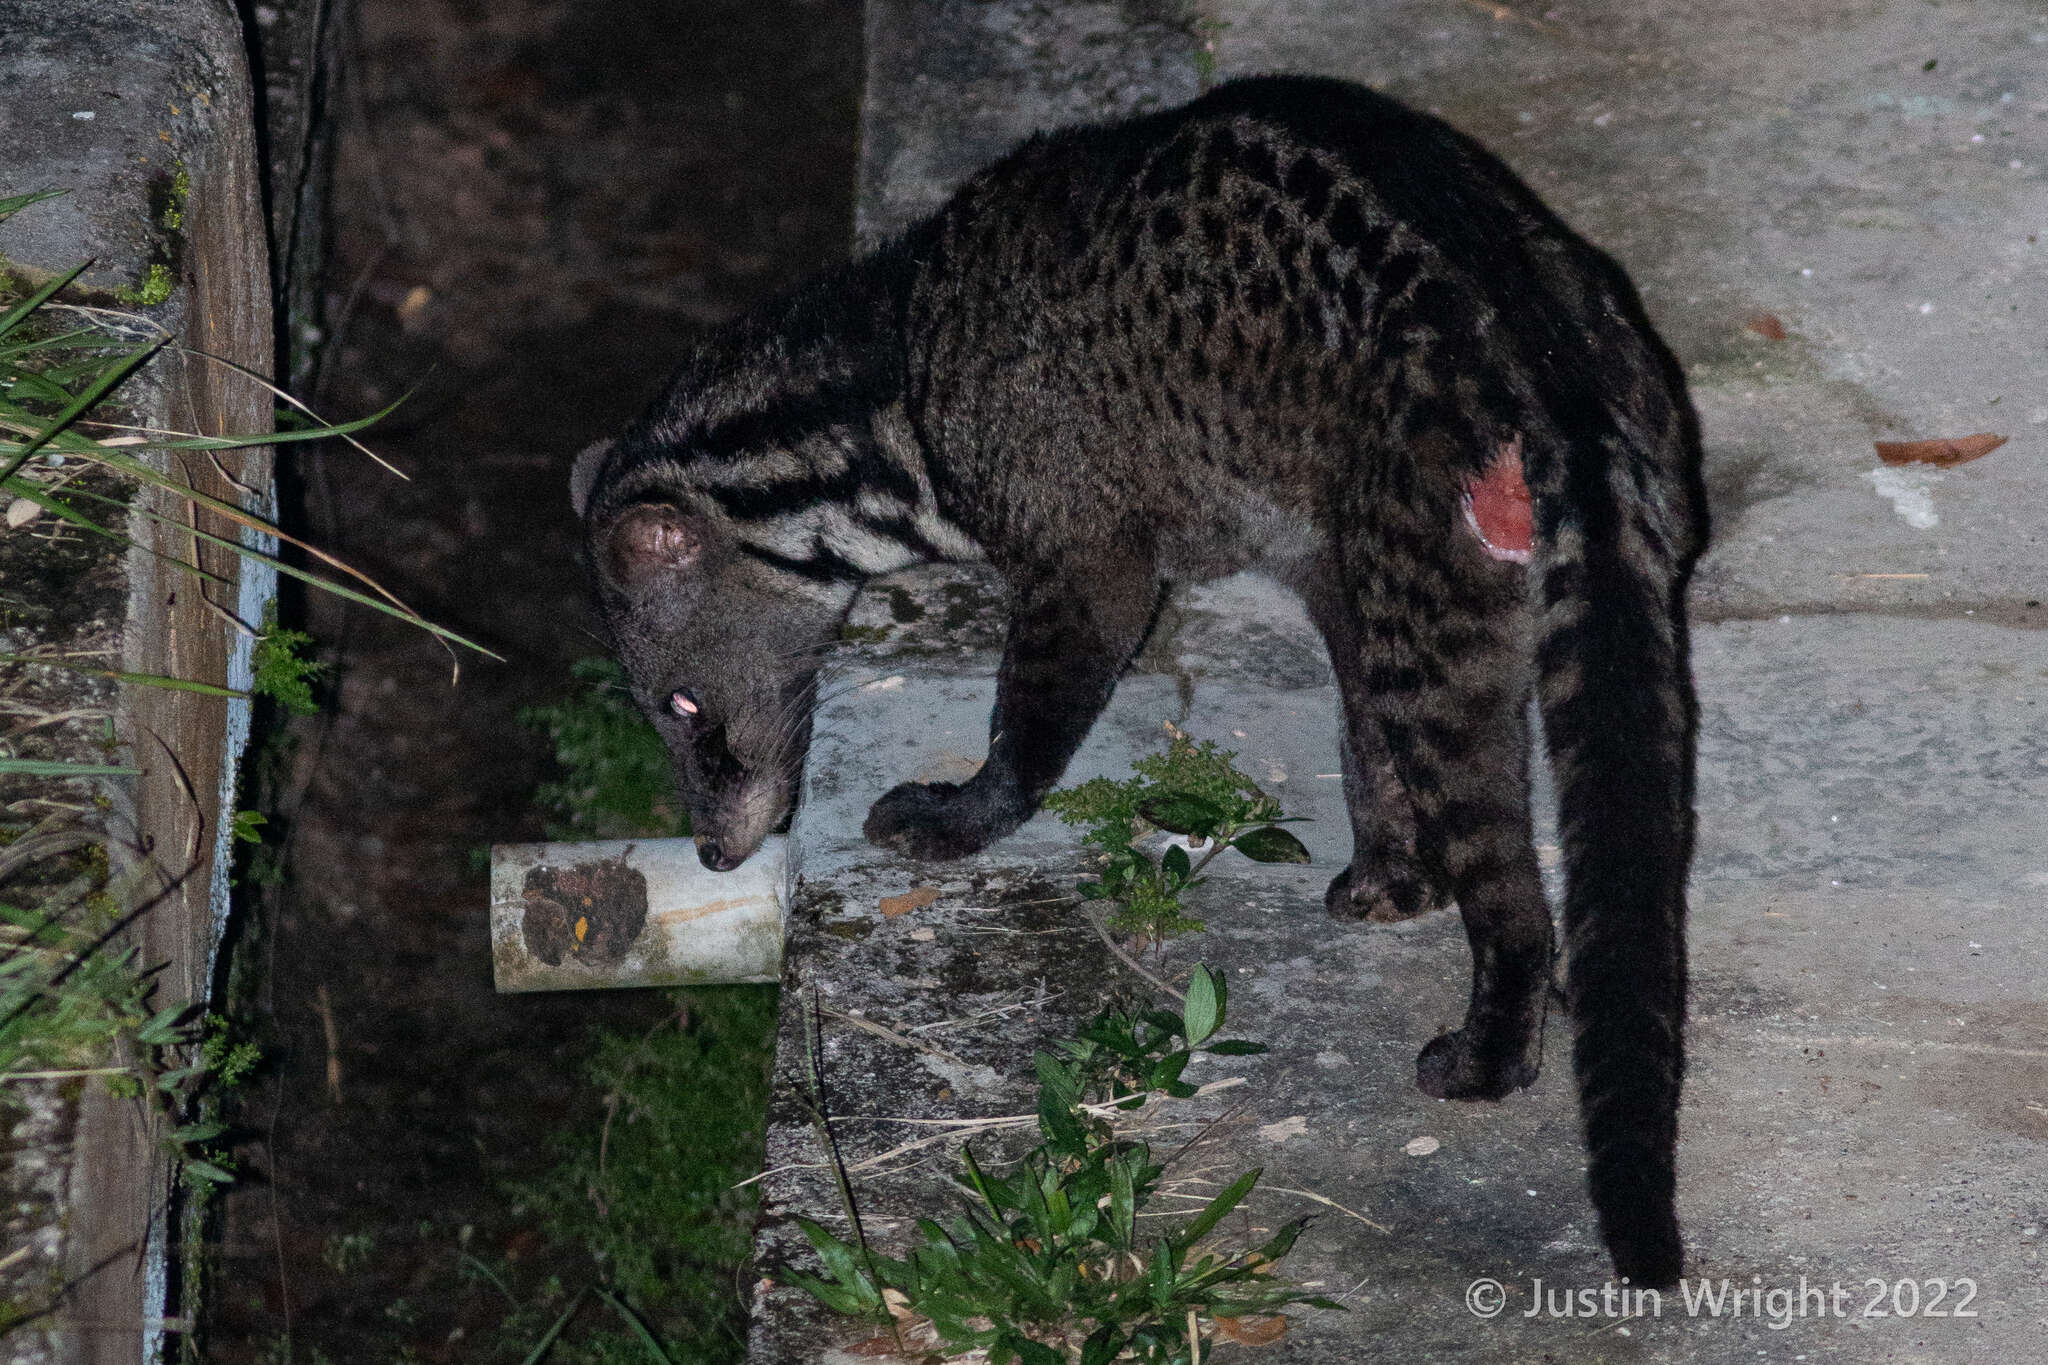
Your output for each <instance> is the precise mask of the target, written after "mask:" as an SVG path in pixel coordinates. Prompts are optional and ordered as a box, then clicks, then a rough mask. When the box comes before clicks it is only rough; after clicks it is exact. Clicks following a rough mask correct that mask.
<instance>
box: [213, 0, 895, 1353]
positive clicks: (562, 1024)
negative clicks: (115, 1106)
mask: <svg viewBox="0 0 2048 1365" xmlns="http://www.w3.org/2000/svg"><path fill="white" fill-rule="evenodd" d="M354 10H355V15H354V18H355V22H354V23H353V24H352V25H351V28H352V32H351V33H350V35H349V38H348V42H347V44H346V49H345V51H344V54H343V56H344V61H345V64H346V71H347V75H346V77H345V80H344V94H343V98H342V101H341V105H340V108H339V109H338V110H337V111H336V116H337V118H338V121H339V124H340V128H341V135H340V146H339V156H338V170H337V180H336V184H335V186H334V194H333V200H332V202H333V207H334V219H335V221H334V230H333V242H334V250H333V256H332V259H331V261H330V264H329V267H328V272H327V287H328V302H327V310H328V327H329V337H328V342H327V344H328V350H327V353H326V355H325V358H324V362H323V367H322V371H321V380H320V385H319V392H318V394H317V402H318V406H319V407H320V408H321V410H322V411H323V412H326V413H331V414H346V415H350V416H353V415H358V414H361V413H364V412H366V411H370V410H374V409H376V408H379V407H382V406H383V405H385V404H387V403H389V402H391V401H392V400H393V399H395V398H398V397H399V396H401V395H405V394H410V395H411V396H410V397H409V398H407V401H406V402H405V403H404V405H403V406H402V407H401V408H400V409H399V410H398V412H397V413H396V414H394V415H393V416H392V417H391V418H390V419H388V420H387V421H386V422H385V423H383V424H382V425H381V426H380V427H379V428H378V429H377V431H376V432H375V433H374V434H373V436H372V437H371V444H372V445H373V446H374V447H375V448H376V449H377V450H378V451H379V453H380V454H382V455H383V456H385V457H386V458H388V459H389V460H390V461H391V462H392V463H393V464H395V465H396V466H398V467H399V468H400V469H402V470H403V471H404V472H405V473H406V474H407V475H409V476H410V477H409V480H407V481H402V480H400V479H397V478H394V477H393V476H392V475H390V474H389V473H387V472H385V471H383V470H381V469H378V468H376V467H375V466H374V465H372V464H370V463H369V462H368V461H367V460H365V459H363V458H362V457H361V456H360V455H358V454H357V453H355V452H353V451H349V450H346V449H335V450H328V451H324V452H322V453H320V454H316V455H312V456H309V457H304V458H302V459H299V460H298V462H297V463H296V464H295V465H293V466H292V468H291V470H290V476H291V478H292V481H293V484H294V485H295V487H296V494H297V497H296V500H297V502H298V503H299V507H300V516H301V519H302V522H303V525H304V528H305V529H306V530H307V532H308V533H309V535H310V538H312V539H314V540H316V541H317V542H318V543H320V544H322V545H324V546H327V547H330V548H331V549H333V550H334V551H336V552H337V553H339V554H340V555H342V556H343V557H344V558H346V559H347V560H349V561H350V562H351V563H353V564H356V565H357V566H359V567H361V568H363V569H365V570H367V571H368V572H370V573H371V574H372V575H373V576H375V577H376V578H378V579H379V580H380V581H381V582H383V583H384V584H385V585H387V586H388V587H389V588H391V589H392V590H393V591H394V592H396V593H397V594H398V595H399V596H401V597H403V598H404V599H406V600H407V601H408V602H409V603H411V604H412V605H414V606H415V607H417V608H419V609H420V610H421V611H422V612H424V613H425V614H426V615H428V616H429V617H432V618H434V619H436V620H438V621H441V622H443V623H445V624H446V625H448V626H450V627H452V628H454V629H456V630H458V631H460V632H462V633H464V634H467V635H469V636H471V637H472V638H475V639H478V640H480V641H483V642H485V643H486V644H488V645H489V646H490V647H491V648H492V649H494V650H495V651H497V652H498V653H500V654H502V655H504V656H505V660H506V662H504V663H494V662H491V661H489V660H482V659H477V658H475V657H473V656H469V655H466V654H465V655H464V656H463V657H462V658H461V666H462V667H461V679H460V682H459V684H458V685H455V686H451V685H450V680H449V675H450V669H451V665H452V663H453V662H454V659H453V658H452V656H451V655H450V654H449V653H448V652H447V651H446V650H444V649H442V648H441V647H440V646H439V645H438V644H436V643H435V642H433V641H432V640H430V639H428V638H426V637H424V636H422V635H420V634H418V633H416V632H412V631H408V630H406V629H404V628H402V627H400V626H398V625H397V624H395V623H393V622H391V621H389V620H388V618H385V617H382V616H379V615H376V614H373V613H370V612H367V611H363V610H360V609H356V608H350V607H347V606H345V605H344V604H341V603H338V602H336V601H335V600H333V599H328V598H322V599H319V600H315V601H311V602H308V603H304V604H303V606H302V613H303V615H304V616H305V618H306V626H307V629H309V630H310V631H311V632H312V634H313V635H314V637H315V639H316V640H317V641H318V642H319V644H318V652H319V653H320V655H321V656H322V657H324V658H326V659H329V660H331V661H332V662H333V663H334V664H335V665H336V667H337V672H336V674H335V679H336V685H335V686H334V687H333V688H332V695H331V696H330V697H329V698H328V705H327V709H326V710H325V711H324V712H323V713H322V714H321V715H319V716H316V717H313V718H312V719H310V720H307V721H301V722H297V723H294V724H293V725H292V726H290V727H288V729H287V730H286V731H285V733H284V734H283V735H282V736H281V737H280V738H279V739H274V740H273V741H272V743H271V745H270V746H269V748H268V749H267V750H266V751H265V753H264V755H263V758H262V759H261V761H260V762H259V765H258V767H259V777H258V780H259V781H260V782H261V783H263V784H266V786H267V791H268V795H267V797H266V799H267V800H269V801H271V802H273V803H274V804H275V806H276V808H277V810H278V812H279V814H278V816H277V817H276V818H275V819H274V822H273V825H272V827H271V828H272V832H273V833H276V834H278V838H276V839H273V841H272V842H273V844H274V845H276V847H275V848H274V849H272V850H267V851H266V854H265V855H264V856H265V858H266V860H271V861H281V864H282V866H283V867H284V868H285V869H286V875H287V876H288V881H286V882H284V883H283V884H282V885H271V886H256V885H250V886H249V887H248V888H247V889H249V890H250V891H251V892H252V897H251V898H252V899H253V900H255V901H256V902H258V909H259V913H258V914H257V915H256V916H255V917H254V918H253V919H252V920H251V922H250V923H249V924H248V925H246V926H245V927H244V929H243V932H242V935H241V941H240V944H239V951H238V966H237V973H238V976H239V978H240V979H239V981H238V983H237V994H238V995H239V996H240V997H241V998H242V999H243V1000H245V1001H247V1002H250V1008H249V1009H248V1012H249V1013H252V1014H253V1015H254V1016H255V1017H256V1018H257V1019H258V1020H259V1021H260V1022H259V1024H258V1025H257V1027H258V1030H259V1032H258V1036H259V1037H260V1038H261V1039H262V1041H264V1042H265V1044H266V1045H267V1051H268V1056H269V1059H270V1063H271V1065H270V1066H269V1068H268V1070H267V1072H266V1074H265V1075H264V1076H263V1078H262V1079H261V1080H260V1081H258V1082H256V1083H253V1084H252V1086H251V1087H250V1088H249V1089H248V1090H247V1091H246V1092H245V1093H244V1094H243V1096H242V1097H241V1099H240V1102H239V1110H238V1112H237V1113H236V1114H235V1115H233V1117H234V1118H235V1119H236V1121H237V1122H238V1124H239V1125H240V1126H241V1128H242V1129H243V1131H244V1132H245V1134H246V1140H245V1141H244V1142H242V1143H241V1145H240V1146H239V1148H238V1153H237V1154H238V1157H239V1159H240V1161H241V1164H242V1171H243V1175H244V1179H243V1181H242V1182H241V1183H240V1184H239V1185H238V1186H237V1187H236V1188H235V1190H234V1192H233V1193H232V1194H230V1195H229V1196H228V1198H227V1205H226V1208H225V1211H224V1216H223V1217H222V1219H221V1221H220V1226H221V1245H220V1247H219V1249H218V1261H217V1264H216V1266H215V1268H214V1271H213V1276H214V1278H213V1290H212V1295H211V1297H212V1312H213V1321H212V1322H211V1323H210V1325H209V1329H208V1333H207V1339H206V1346H205V1352H206V1358H208V1359H210V1360H215V1361H220V1362H254V1361H264V1362H282V1361H287V1360H295V1361H302V1362H311V1361H318V1360H333V1361H354V1360H401V1359H403V1360H491V1359H498V1358H501V1357H502V1358H507V1359H511V1360H518V1359H520V1358H521V1357H522V1356H523V1355H524V1354H525V1351H526V1349H528V1348H530V1347H531V1346H532V1345H533V1344H534V1342H535V1341H537V1340H538V1339H539V1338H540V1336H541V1334H542V1333H544V1332H545V1330H546V1329H547V1326H548V1324H549V1323H550V1322H552V1321H553V1319H554V1318H555V1316H556V1315H557V1313H558V1312H559V1311H560V1309H562V1308H564V1307H566V1306H567V1303H568V1301H569V1299H570V1298H571V1297H573V1295H574V1293H575V1291H576V1290H577V1289H578V1288H579V1287H581V1286H584V1285H588V1284H593V1283H599V1284H601V1283H603V1275H602V1273H601V1272H600V1271H599V1269H598V1268H597V1267H594V1266H593V1265H592V1262H591V1257H590V1255H589V1254H588V1252H587V1251H585V1250H584V1249H583V1248H582V1247H581V1246H578V1245H562V1244H559V1243H558V1242H557V1241H555V1240H552V1239H551V1238H550V1237H549V1236H548V1234H547V1232H546V1224H545V1219H544V1218H543V1216H542V1211H541V1210H539V1209H538V1208H537V1207H535V1206H534V1204H533V1203H532V1202H531V1201H528V1200H524V1199H522V1198H520V1197H519V1196H518V1195H517V1193H516V1190H517V1187H518V1186H520V1185H521V1183H522V1182H529V1181H532V1180H534V1179H536V1178H537V1177H538V1176H539V1175H540V1173H541V1172H543V1171H544V1170H546V1169H547V1168H548V1167H549V1165H550V1163H551V1161H553V1160H554V1159H555V1156H554V1146H553V1145H554V1144H555V1143H556V1141H557V1139H558V1137H559V1135H561V1134H563V1133H564V1132H574V1131H602V1132H603V1133H604V1135H605V1137H606V1138H607V1139H608V1140H610V1141H612V1142H614V1143H616V1142H617V1140H618V1138H617V1137H616V1136H614V1135H613V1133H612V1130H611V1129H610V1128H607V1127H605V1125H607V1124H608V1123H610V1122H612V1121H614V1120H616V1122H617V1123H619V1124H620V1125H624V1124H626V1123H627V1122H628V1121H629V1119H630V1117H631V1116H629V1115H618V1114H613V1113H608V1112H607V1111H606V1109H605V1107H604V1099H605V1097H604V1095H603V1094H602V1093H599V1091H598V1090H597V1089H596V1088H594V1087H593V1086H591V1085H590V1084H589V1082H588V1081H587V1080H586V1077H585V1069H586V1067H587V1066H588V1065H589V1064H590V1062H591V1055H592V1049H593V1046H594V1045H593V1042H592V1041H591V1031H592V1029H593V1028H594V1027H595V1026H598V1025H603V1026H605V1027H607V1028H608V1029H610V1030H612V1031H613V1032H614V1033H620V1032H631V1033H636V1034H637V1033H639V1032H641V1031H644V1030H652V1029H657V1028H661V1027H663V1026H664V1024H665V1021H666V1022H670V1023H672V1022H673V1016H674V1014H675V1012H676V1008H677V1007H676V1005H675V1004H674V1003H673V1002H672V999H671V997H668V996H666V995H663V994H660V993H656V992H630V991H628V992H618V993H615V994H589V995H580V996H559V995H558V996H548V995H541V996H533V995H528V996H512V997H505V998H501V997H498V996H496V995H495V994H493V992H492V990H491V985H490V975H489V973H490V956H489V948H488V941H487V932H486V902H487V888H486V878H485V873H484V870H483V863H482V857H481V852H482V850H484V849H485V848H486V847H487V846H488V845H489V844H491V843H493V842H506V841H514V840H531V839H538V838H541V837H544V834H543V829H542V823H543V822H542V816H541V815H540V814H539V813H538V812H537V811H536V810H535V809H534V808H533V792H534V787H535V785H536V783H538V782H540V781H542V780H544V779H545V778H547V777H548V776H549V771H548V761H547V743H546V740H545V739H544V737H542V736H540V735H538V734H536V733H535V732H534V731H533V730H532V729H530V728H528V727H526V726H523V725H522V724H521V723H520V721H519V719H518V716H519V712H520V710H521V708H523V707H526V706H530V705H534V704H536V703H541V702H545V701H548V700H550V699H553V698H556V697H559V696H561V695H562V694H563V693H564V692H565V691H568V690H570V689H572V688H573V686H574V684H573V683H572V682H571V680H570V678H569V675H568V672H567V668H568V665H569V663H570V662H571V661H573V660H575V659H577V658H579V657H581V656H585V655H590V654H595V653H601V652H603V645H602V643H601V642H600V641H599V640H598V639H596V638H595V636H594V635H593V634H592V626H591V618H590V615H589V612H588V609H587V603H586V592H585V588H584V585H583V581H582V575H581V571H580V569H579V567H578V565H577V563H576V557H575V526H574V521H573V519H572V517H571V514H570V511H569V506H568V498H567V492H566V487H567V478H568V469H569V460H570V457H571V456H572V455H573V453H574V452H575V450H576V449H577V448H578V447H579V446H580V445H581V444H582V443H584V442H586V441H588V440H591V439H593V438H594V437H596V436H598V435H600V434H603V433H605V432H606V431H608V430H610V429H611V428H613V427H615V426H616V425H617V424H618V423H620V422H622V421H623V420H625V419H627V418H628V417H630V416H631V415H632V414H633V413H634V412H635V411H636V410H637V409H638V408H639V407H640V406H641V405H642V404H644V403H645V402H646V401H647V400H648V399H649V398H650V397H651V396H652V395H653V393H654V392H655V391H656V390H657V388H658V387H659V385H660V383H661V381H662V378H663V376H664V374H665V372H666V371H667V369H668V368H669V366H670V365H671V364H672V363H673V362H674V360H675V358H676V356H677V355H678V353H679V351H680V349H681V348H682V347H683V346H684V345H685V344H686V343H687V341H688V339H689V338H690V337H691V336H692V335H694V334H697V333H699V332H701V331H702V330H703V329H704V328H705V327H707V326H708V325H710V324H712V323H714V322H716V321H718V320H720V319H722V318H725V317H728V316H730V315H732V314H733V313H734V312H736V311H738V310H740V309H741V308H743V307H745V306H746V305H748V304H749V303H751V302H753V301H754V300H756V299H757V298H759V297H761V296H762V295H763V294H765V293H767V292H769V291H771V290H773V289H775V288H777V287H779V286H781V285H784V284H786V283H788V282H790V281H792V280H793V279H795V278H796V277H798V276H800V275H802V274H803V273H805V272H807V271H809V270H811V269H813V268H815V267H817V266H819V265H821V264H824V263H826V262H829V261H831V260H833V259H835V258H837V257H839V256H840V255H842V254H843V253H844V251H845V249H846V244H847V243H848V241H849V238H850V226H851V213H852V206H851V195H852V184H853V151H854V127H855V103H856V94H857V82H858V74H859V57H860V7H859V5H857V4H851V3H825V2H823V0H808V2H807V0H748V2H747V3H732V2H731V0H625V2H624V3H606V4H598V3H583V4H576V3H567V2H566V0H491V3H483V2H482V0H357V3H356V4H355V6H354ZM244 880H245V883H256V882H259V881H261V880H263V878H262V877H261V873H260V870H255V869H252V871H251V872H250V873H249V874H248V875H246V876H245V878H244ZM714 1012H715V1011H714ZM712 1098H714V1099H715V1097H712ZM550 1281H553V1282H554V1285H553V1287H552V1289H551V1288H550ZM606 1312H607V1310H606V1309H605V1307H604V1306H603V1305H601V1304H600V1302H599V1300H598V1298H597V1297H596V1296H595V1295H592V1296H590V1297H589V1299H588V1302H587V1304H586V1306H585V1309H584V1312H583V1317H586V1318H587V1317H590V1316H592V1315H593V1314H595V1315H599V1316H602V1315H605V1314H606ZM508 1322H511V1323H512V1324H513V1326H514V1327H515V1328H516V1329H517V1330H511V1331H508V1330H507V1324H508ZM609 1325H610V1326H611V1327H612V1328H619V1327H621V1326H622V1324H621V1323H620V1322H619V1320H618V1319H617V1318H612V1319H611V1320H610V1324H609ZM574 1330H575V1329H572V1334H571V1335H572V1336H573V1333H574ZM522 1333H523V1334H524V1335H522ZM563 1358H566V1357H563Z"/></svg>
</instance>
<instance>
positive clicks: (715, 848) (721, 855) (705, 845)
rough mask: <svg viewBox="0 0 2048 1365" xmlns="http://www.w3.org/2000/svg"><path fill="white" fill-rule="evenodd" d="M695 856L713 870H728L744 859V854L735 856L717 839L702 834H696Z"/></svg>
mask: <svg viewBox="0 0 2048 1365" xmlns="http://www.w3.org/2000/svg"><path fill="white" fill-rule="evenodd" d="M697 858H698V860H699V861H701V862H702V863H703V864H704V866H706V867H708V868H710V869H711V870H712V871H713V872H730V871H732V870H733V869H734V868H736V867H738V866H739V865H740V864H741V863H743V862H745V861H746V857H745V855H744V854H743V855H741V856H740V857H737V858H735V857H733V856H732V855H731V854H729V853H727V852H726V851H725V848H724V846H723V845H722V844H720V843H719V842H718V840H716V839H713V838H710V837H708V836H706V835H702V834H700V835H698V836H697Z"/></svg>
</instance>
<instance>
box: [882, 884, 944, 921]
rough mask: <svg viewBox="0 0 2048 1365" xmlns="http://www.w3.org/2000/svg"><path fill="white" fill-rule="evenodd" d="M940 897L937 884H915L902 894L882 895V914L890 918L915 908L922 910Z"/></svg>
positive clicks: (905, 913)
mask: <svg viewBox="0 0 2048 1365" xmlns="http://www.w3.org/2000/svg"><path fill="white" fill-rule="evenodd" d="M938 898H939V888H937V887H936V886H913V887H911V888H910V890H908V891H906V892H904V893H903V894H902V895H900V896H884V897H882V914H883V915H884V916H886V917H887V918H889V919H895V918H896V917H897V916H898V915H907V914H909V913H910V912H911V911H913V910H922V909H924V908H925V907H926V906H927V905H930V904H931V903H932V902H933V901H935V900H937V899H938Z"/></svg>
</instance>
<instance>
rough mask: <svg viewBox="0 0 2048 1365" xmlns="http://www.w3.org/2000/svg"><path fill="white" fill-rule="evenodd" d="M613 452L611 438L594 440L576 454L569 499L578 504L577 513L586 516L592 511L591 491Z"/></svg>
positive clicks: (571, 472)
mask: <svg viewBox="0 0 2048 1365" xmlns="http://www.w3.org/2000/svg"><path fill="white" fill-rule="evenodd" d="M611 453H612V443H611V442H610V441H609V440H604V441H592V442H591V443H590V444H589V445H587V446H585V447H583V449H582V450H580V451H578V452H577V454H576V467H575V468H574V469H571V470H570V471H569V501H570V502H572V503H574V504H575V505H576V515H577V516H579V517H581V516H586V515H588V514H589V512H590V491H591V490H592V489H593V488H595V487H597V475H598V471H600V470H602V469H603V468H604V461H605V457H606V456H607V455H610V454H611Z"/></svg>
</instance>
